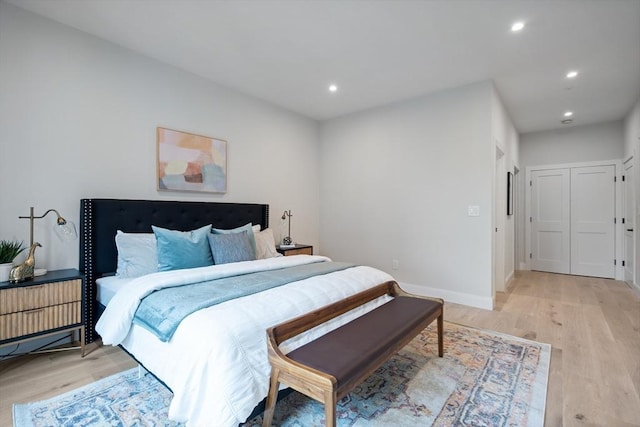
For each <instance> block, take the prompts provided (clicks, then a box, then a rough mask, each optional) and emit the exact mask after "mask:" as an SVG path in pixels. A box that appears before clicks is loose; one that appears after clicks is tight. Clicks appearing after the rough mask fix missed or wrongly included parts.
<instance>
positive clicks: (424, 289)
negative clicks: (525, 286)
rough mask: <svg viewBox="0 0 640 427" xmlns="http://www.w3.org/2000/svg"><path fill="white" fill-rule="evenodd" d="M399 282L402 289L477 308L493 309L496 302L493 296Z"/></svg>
mask: <svg viewBox="0 0 640 427" xmlns="http://www.w3.org/2000/svg"><path fill="white" fill-rule="evenodd" d="M398 284H399V285H400V287H401V288H402V289H404V290H405V291H407V292H410V293H412V294H416V295H423V296H427V297H436V298H442V299H443V300H445V301H447V302H452V303H456V304H463V305H468V306H471V307H476V308H483V309H485V310H493V306H494V304H493V298H492V297H481V296H478V295H471V294H466V293H462V292H456V291H450V290H447V289H440V288H431V287H429V286H422V285H414V284H411V283H404V282H398Z"/></svg>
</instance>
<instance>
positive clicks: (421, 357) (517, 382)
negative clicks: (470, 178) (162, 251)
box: [13, 322, 551, 427]
mask: <svg viewBox="0 0 640 427" xmlns="http://www.w3.org/2000/svg"><path fill="white" fill-rule="evenodd" d="M434 328H435V326H431V327H430V328H428V329H426V330H425V331H423V332H422V333H421V334H420V335H419V336H418V337H416V338H415V339H414V340H413V341H412V342H411V343H410V344H409V345H408V346H407V347H405V348H404V349H402V350H401V351H400V352H399V353H398V354H397V355H396V356H394V357H393V358H392V359H391V360H390V361H389V362H388V363H386V364H385V365H384V366H382V367H381V368H380V369H378V371H376V372H375V373H374V374H373V375H372V376H371V377H369V378H368V379H367V380H366V381H365V382H364V383H362V384H361V385H360V386H359V387H357V388H356V389H355V390H354V391H352V392H351V393H350V394H349V395H348V396H346V397H345V398H344V399H342V400H341V401H340V403H339V405H338V408H337V416H338V425H339V426H431V425H432V426H496V427H497V426H509V427H514V426H523V427H524V426H526V427H535V426H542V425H543V424H544V407H545V401H546V393H547V378H548V372H549V360H550V356H551V354H550V352H551V346H549V345H548V344H541V343H537V342H534V341H528V340H524V339H521V338H517V337H513V336H510V335H502V334H498V333H495V332H490V331H483V330H478V329H474V328H468V327H464V326H460V325H456V324H453V323H448V322H446V323H445V356H444V357H443V358H439V357H437V353H436V352H437V338H436V334H435V332H434ZM170 400H171V393H170V392H169V391H168V390H167V389H166V388H164V387H163V386H162V385H161V384H160V383H159V382H158V381H157V380H155V379H154V378H153V376H151V375H149V374H146V375H143V376H142V377H140V378H139V377H138V370H137V369H136V368H134V369H131V370H129V371H125V372H122V373H120V374H116V375H114V376H111V377H109V378H105V379H103V380H101V381H98V382H95V383H93V384H90V385H88V386H85V387H82V388H80V389H78V390H74V391H71V392H69V393H66V394H64V395H61V396H57V397H55V398H52V399H49V400H44V401H41V402H35V403H27V404H16V405H14V408H13V412H14V426H15V427H31V426H93V427H97V426H113V427H115V426H180V425H181V424H178V423H173V422H171V421H169V420H168V419H167V413H168V407H169V402H170ZM260 425H262V417H260V416H259V417H257V418H255V419H253V420H250V421H249V422H247V423H245V424H244V426H245V427H257V426H260ZM274 425H276V426H282V427H285V426H287V427H294V426H295V427H302V426H304V427H309V426H323V425H324V407H323V406H322V405H321V404H320V403H317V402H315V401H313V400H311V399H308V398H306V397H305V396H303V395H301V394H299V393H291V394H290V395H289V396H287V397H286V398H285V399H283V400H282V401H280V402H278V404H277V405H276V411H275V416H274Z"/></svg>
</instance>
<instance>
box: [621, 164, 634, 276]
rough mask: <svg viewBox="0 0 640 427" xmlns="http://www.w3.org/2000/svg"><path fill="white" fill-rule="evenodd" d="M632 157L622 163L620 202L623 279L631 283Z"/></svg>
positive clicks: (632, 254) (632, 266) (632, 260)
mask: <svg viewBox="0 0 640 427" xmlns="http://www.w3.org/2000/svg"><path fill="white" fill-rule="evenodd" d="M633 183H634V181H633V158H631V159H629V160H627V161H626V162H625V164H624V180H623V182H622V188H623V191H622V203H623V212H624V280H625V281H626V282H628V283H633V270H634V260H635V254H634V245H633V233H634V222H635V221H634V218H635V212H634V207H635V200H634V194H635V193H634V188H633Z"/></svg>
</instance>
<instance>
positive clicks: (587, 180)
mask: <svg viewBox="0 0 640 427" xmlns="http://www.w3.org/2000/svg"><path fill="white" fill-rule="evenodd" d="M614 175H615V166H613V165H611V166H589V167H580V168H572V169H571V274H576V275H580V276H596V277H608V278H613V277H614V276H615V265H614V259H615V235H614V232H615V223H614V218H615V182H614Z"/></svg>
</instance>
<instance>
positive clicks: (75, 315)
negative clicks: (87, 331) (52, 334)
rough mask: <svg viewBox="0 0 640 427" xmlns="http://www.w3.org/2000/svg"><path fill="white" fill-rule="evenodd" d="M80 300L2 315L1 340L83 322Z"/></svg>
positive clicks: (0, 320)
mask: <svg viewBox="0 0 640 427" xmlns="http://www.w3.org/2000/svg"><path fill="white" fill-rule="evenodd" d="M81 308H82V303H81V302H80V301H76V302H72V303H68V304H59V305H52V306H49V307H42V308H35V309H31V310H25V311H21V312H18V313H11V314H5V315H3V316H0V340H6V339H10V338H15V337H19V336H22V335H30V334H35V333H37V332H43V331H47V330H50V329H57V328H63V327H65V326H69V325H74V324H79V323H81V322H82V315H81Z"/></svg>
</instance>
